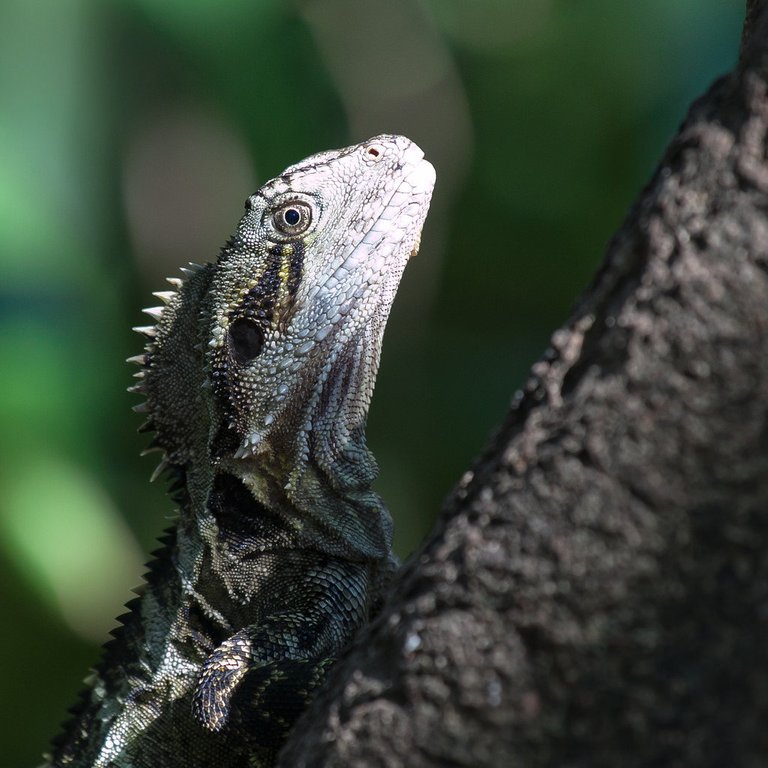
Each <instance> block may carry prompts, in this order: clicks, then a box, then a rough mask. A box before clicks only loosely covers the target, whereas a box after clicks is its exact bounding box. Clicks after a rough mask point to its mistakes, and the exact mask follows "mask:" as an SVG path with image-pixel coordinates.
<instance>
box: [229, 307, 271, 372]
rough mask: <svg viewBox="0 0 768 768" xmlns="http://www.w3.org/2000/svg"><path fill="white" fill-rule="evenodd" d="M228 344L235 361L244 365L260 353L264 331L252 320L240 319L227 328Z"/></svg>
mask: <svg viewBox="0 0 768 768" xmlns="http://www.w3.org/2000/svg"><path fill="white" fill-rule="evenodd" d="M229 343H230V349H231V350H232V354H233V356H234V358H235V360H237V362H238V363H240V364H241V365H245V364H246V363H250V362H251V360H253V359H254V358H255V357H256V356H257V355H258V354H259V352H261V348H262V347H263V346H264V331H262V330H261V327H260V326H259V324H258V323H255V322H254V321H253V320H249V319H247V318H245V317H240V318H238V319H237V320H235V321H234V322H233V323H232V325H230V326H229Z"/></svg>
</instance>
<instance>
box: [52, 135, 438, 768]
mask: <svg viewBox="0 0 768 768" xmlns="http://www.w3.org/2000/svg"><path fill="white" fill-rule="evenodd" d="M433 185H434V170H433V169H432V166H431V165H430V164H429V163H428V162H426V161H425V160H424V159H423V153H422V152H421V150H420V149H419V148H418V147H417V146H416V145H414V144H413V143H412V142H410V141H409V140H408V139H405V138H403V137H397V136H388V135H385V136H378V137H375V138H373V139H371V140H370V141H367V142H365V143H363V144H358V145H355V146H352V147H348V148H346V149H343V150H339V151H332V152H323V153H320V154H318V155H314V156H312V157H310V158H308V159H306V160H304V161H302V162H301V163H298V164H296V165H293V166H291V167H289V168H288V169H286V171H285V172H284V173H283V174H282V175H280V176H279V177H277V178H275V179H273V180H272V181H270V182H268V183H267V184H266V185H264V186H263V187H262V188H261V189H260V190H259V191H258V192H256V193H255V194H254V195H252V196H251V197H250V198H249V199H248V201H247V202H246V212H245V215H244V216H243V218H242V220H241V221H240V224H239V225H238V228H237V230H236V232H235V234H234V236H233V237H232V238H231V239H230V241H229V242H228V243H227V245H226V246H225V247H224V248H223V249H222V252H221V255H220V256H219V258H218V260H217V262H216V263H215V264H208V265H206V266H204V267H199V268H193V269H190V270H186V275H185V278H184V279H183V280H180V279H171V280H170V281H169V282H171V284H172V286H173V288H174V290H173V291H169V292H165V293H159V294H157V295H158V296H159V297H160V298H161V299H162V300H163V302H164V307H163V308H162V309H161V308H156V309H152V310H147V311H148V312H149V313H150V314H151V315H152V316H153V317H155V318H156V319H157V324H156V325H155V326H151V327H147V328H144V329H141V330H142V331H143V332H144V333H145V334H146V335H147V336H148V342H147V345H146V350H145V354H143V355H140V356H137V357H136V358H133V361H134V362H136V363H137V364H139V366H140V372H139V376H140V383H139V384H138V385H137V387H136V389H137V390H138V391H141V392H143V393H144V394H145V395H146V398H147V399H146V403H144V404H142V405H141V406H138V407H137V409H136V410H139V411H141V412H145V413H146V414H147V416H148V421H147V423H146V425H145V428H146V429H147V430H148V431H149V430H152V431H154V432H155V437H154V441H153V447H156V448H158V449H160V450H161V451H162V452H163V461H162V463H161V466H162V467H163V468H164V469H166V471H167V474H168V475H169V476H170V478H171V480H172V482H173V486H172V492H173V494H174V498H175V500H176V502H177V503H178V505H179V516H178V521H177V523H176V525H175V526H174V528H173V529H172V530H171V531H170V532H169V534H168V536H167V537H166V538H165V539H164V540H163V547H162V548H161V550H159V551H158V552H157V553H155V560H154V561H153V562H152V563H151V564H150V566H149V571H148V574H147V578H146V583H145V585H144V587H143V589H142V593H141V595H140V596H139V597H138V598H136V599H135V600H133V601H131V603H129V605H128V608H129V612H128V613H127V614H126V615H125V616H123V617H122V619H121V620H122V624H121V627H120V628H119V629H118V630H117V631H116V632H115V639H114V640H112V641H111V642H110V643H109V644H108V645H107V647H106V649H105V652H104V655H103V658H102V661H101V663H100V665H99V666H98V668H97V669H96V671H95V673H94V676H93V680H92V683H91V685H90V687H89V688H88V689H87V690H86V691H85V692H84V694H83V696H82V700H81V702H80V704H79V705H78V706H76V707H75V708H74V709H73V715H74V718H73V720H72V721H71V722H70V723H69V724H68V725H67V727H66V729H65V732H64V734H63V735H62V736H61V737H60V738H59V739H58V741H57V743H56V745H55V748H54V751H53V754H52V756H51V757H50V758H49V763H48V765H49V766H51V767H52V768H64V767H65V766H73V767H74V768H85V767H86V766H88V767H89V768H91V767H93V768H128V767H129V766H130V768H176V767H177V766H178V767H179V768H180V767H181V766H185V768H190V767H192V766H200V767H202V766H217V767H220V768H230V767H234V766H250V767H251V768H264V767H265V766H269V765H271V764H272V763H273V761H274V758H275V756H276V753H277V750H278V749H279V747H280V745H281V744H282V741H283V740H284V737H285V735H286V733H287V731H288V729H289V728H290V726H291V724H292V723H293V721H294V720H295V718H296V717H297V716H298V714H299V713H300V712H301V711H302V710H303V708H304V707H305V705H306V703H307V701H308V700H309V698H310V697H311V694H312V692H313V691H314V689H315V688H316V687H317V686H318V685H319V684H320V682H322V679H323V677H324V674H325V671H326V670H327V668H328V667H329V666H330V664H331V663H332V662H333V660H334V659H335V657H336V656H337V655H338V654H339V652H340V651H341V650H342V649H343V648H344V647H345V646H346V645H347V644H348V643H349V641H350V639H351V637H352V635H353V634H354V633H355V631H356V630H357V628H358V627H359V626H360V625H361V624H363V623H364V622H366V621H367V620H368V619H369V617H370V615H371V614H372V612H373V611H375V610H376V608H377V603H378V601H379V600H380V596H381V592H382V589H383V587H384V585H385V583H386V581H387V579H388V577H389V576H390V574H391V573H392V571H393V569H394V568H395V567H396V560H395V558H394V556H393V555H392V552H391V518H390V516H389V513H388V512H387V510H386V508H385V507H384V505H383V503H382V501H381V499H380V498H379V497H378V495H376V494H375V493H374V492H373V491H372V490H371V483H372V481H373V479H374V477H375V476H376V473H377V468H376V464H375V461H374V459H373V457H372V455H371V454H370V452H369V451H368V449H367V447H366V443H365V431H364V430H365V421H366V417H367V411H368V405H369V402H370V397H371V393H372V389H373V385H374V380H375V376H376V372H377V368H378V361H379V354H380V349H381V341H382V335H383V332H384V326H385V323H386V320H387V317H388V315H389V311H390V308H391V305H392V301H393V300H394V296H395V292H396V289H397V286H398V283H399V281H400V277H401V275H402V272H403V269H404V267H405V265H406V263H407V261H408V258H409V256H410V255H411V254H412V253H414V252H415V251H416V249H417V247H418V240H419V236H420V232H421V227H422V224H423V222H424V218H425V216H426V213H427V209H428V206H429V200H430V197H431V193H432V187H433Z"/></svg>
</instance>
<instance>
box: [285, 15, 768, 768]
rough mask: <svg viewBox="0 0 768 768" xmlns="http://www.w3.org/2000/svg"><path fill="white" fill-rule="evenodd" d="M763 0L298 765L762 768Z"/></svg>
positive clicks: (310, 721)
mask: <svg viewBox="0 0 768 768" xmlns="http://www.w3.org/2000/svg"><path fill="white" fill-rule="evenodd" d="M767 77H768V3H767V2H762V0H757V1H756V2H751V3H750V16H749V23H748V25H746V27H745V36H744V46H743V50H742V55H741V59H740V63H739V65H738V67H737V68H736V70H735V71H734V72H733V73H732V74H731V75H729V76H727V77H725V78H723V79H721V80H720V81H718V82H716V83H715V84H714V85H713V87H712V88H711V89H710V91H709V92H708V93H707V94H706V95H705V96H704V97H703V98H702V99H700V100H699V101H698V102H696V103H695V104H694V105H693V106H692V108H691V111H690V114H689V115H688V118H687V120H686V121H685V123H684V125H683V126H682V127H681V129H680V132H679V134H678V135H677V137H676V138H675V139H674V141H673V142H672V144H671V146H670V147H669V149H668V151H667V153H666V156H665V157H664V159H663V161H662V163H661V165H660V167H659V169H658V171H657V172H656V174H655V176H654V178H653V179H652V181H651V182H650V184H649V185H648V187H647V188H646V189H645V190H644V192H643V193H642V195H641V197H640V199H639V200H638V202H637V203H636V205H635V207H634V208H633V209H632V211H631V212H630V214H629V216H628V218H627V220H626V222H625V223H624V225H623V227H622V228H621V230H620V231H619V232H618V234H617V235H616V236H615V237H614V239H613V241H612V242H611V244H610V245H609V248H608V252H607V255H606V257H605V261H604V264H603V266H602V268H601V270H600V272H599V274H598V275H597V276H596V278H595V280H594V283H593V285H592V286H591V287H590V289H589V290H588V291H587V293H586V295H585V296H584V297H583V298H582V299H581V300H580V303H579V304H578V306H577V307H576V309H575V311H574V313H573V316H572V318H571V319H570V321H569V322H568V323H567V324H566V326H565V327H563V328H562V329H560V330H558V331H557V332H556V333H555V334H554V336H553V340H552V346H551V349H550V350H548V351H547V353H545V355H544V356H543V358H542V359H541V361H540V362H538V363H537V364H536V365H535V366H534V368H533V371H532V373H531V376H530V379H529V381H528V382H527V384H526V386H525V388H524V391H523V392H522V393H521V394H519V395H518V396H517V397H516V399H515V402H514V405H513V407H512V410H511V412H510V414H509V416H508V418H507V420H506V423H505V424H504V425H503V426H502V427H501V429H500V430H499V432H498V434H497V435H496V437H495V439H494V440H493V442H492V445H491V446H490V447H489V449H488V450H487V452H486V453H485V455H483V456H482V457H481V458H480V459H479V460H478V462H477V464H476V466H475V468H474V470H473V471H472V472H470V473H468V474H467V476H466V477H465V478H464V480H463V481H462V483H461V484H460V486H459V487H458V488H457V490H456V491H455V492H454V493H453V495H452V497H451V498H450V499H449V501H448V503H447V505H446V508H445V509H444V511H443V514H442V516H441V518H440V520H439V522H438V524H437V526H436V530H435V531H434V532H433V534H432V536H431V538H430V539H429V541H428V542H427V543H426V544H425V546H424V547H423V549H422V550H421V551H420V552H419V553H418V554H417V555H416V556H415V557H413V558H412V559H411V560H410V561H409V563H408V564H407V566H406V567H405V568H404V570H403V572H402V573H401V574H400V576H399V578H398V583H397V585H396V588H395V591H394V593H393V595H392V597H391V599H390V601H389V603H388V604H387V606H386V608H385V610H384V612H383V615H382V616H381V617H380V618H379V619H378V620H377V621H376V622H375V623H374V624H373V625H372V626H371V627H370V628H369V629H368V630H367V631H366V633H365V634H364V636H363V637H362V638H361V639H360V640H359V642H358V643H357V644H356V645H355V647H354V648H353V649H352V650H351V652H350V653H349V654H348V656H347V657H346V658H345V659H344V660H343V661H342V662H341V663H340V664H339V665H338V666H337V667H336V668H335V670H334V672H333V674H332V677H331V679H330V681H329V685H327V686H326V687H325V688H324V690H323V692H322V694H321V695H320V696H319V698H318V699H317V700H316V701H315V703H314V706H313V707H312V708H311V709H310V711H309V712H308V713H307V715H306V716H305V717H304V719H303V720H302V721H301V722H300V724H299V726H298V728H297V729H296V731H295V732H294V735H293V738H292V740H291V742H290V743H289V745H288V747H287V749H286V750H285V751H284V753H283V758H282V763H281V764H282V765H284V766H294V767H297V766H325V767H326V768H327V767H328V766H404V765H408V766H500V767H506V766H569V767H572V768H575V767H576V766H619V765H620V766H630V767H631V766H697V767H700V766H713V767H714V766H717V767H718V768H721V767H722V766H739V767H741V766H754V767H755V768H758V766H759V767H760V768H762V767H763V766H765V765H766V764H768V727H766V723H768V218H767V214H768V162H767V161H766V135H767V133H768V93H767V89H766V79H767Z"/></svg>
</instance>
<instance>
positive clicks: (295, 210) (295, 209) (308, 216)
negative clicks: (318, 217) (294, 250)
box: [272, 200, 312, 235]
mask: <svg viewBox="0 0 768 768" xmlns="http://www.w3.org/2000/svg"><path fill="white" fill-rule="evenodd" d="M272 222H273V223H274V225H275V228H276V229H277V230H278V231H279V232H282V233H283V234H285V235H300V234H301V233H302V232H306V231H307V229H309V225H310V224H311V223H312V209H311V208H310V207H309V206H308V205H307V204H306V203H302V202H300V201H298V200H297V201H295V202H292V203H286V204H285V205H282V206H280V208H278V209H277V210H276V211H275V212H274V214H273V215H272Z"/></svg>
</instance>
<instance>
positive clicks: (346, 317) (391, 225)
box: [134, 135, 435, 490]
mask: <svg viewBox="0 0 768 768" xmlns="http://www.w3.org/2000/svg"><path fill="white" fill-rule="evenodd" d="M434 180H435V174H434V170H433V168H432V166H431V165H430V164H429V163H428V162H427V161H426V160H424V159H423V152H422V151H421V150H420V149H419V148H418V147H417V146H416V145H415V144H413V143H412V142H411V141H409V140H408V139H406V138H404V137H400V136H389V135H383V136H377V137H375V138H373V139H371V140H369V141H367V142H364V143H362V144H358V145H354V146H351V147H347V148H345V149H342V150H338V151H332V152H323V153H320V154H318V155H314V156H312V157H309V158H307V159H306V160H304V161H302V162H301V163H298V164H296V165H292V166H290V167H289V168H287V169H286V170H285V171H284V173H282V174H281V175H280V176H278V177H277V178H275V179H272V180H271V181H269V182H268V183H267V184H265V185H264V186H263V187H262V188H261V189H260V190H259V191H258V192H256V193H255V194H254V195H252V196H251V197H250V198H248V200H247V202H246V212H245V215H244V216H243V218H242V219H241V221H240V223H239V225H238V227H237V230H236V232H235V234H234V235H233V237H232V238H231V239H230V241H229V242H228V243H227V245H226V246H225V247H224V248H223V249H222V252H221V255H220V257H219V259H218V260H217V262H216V263H215V264H211V265H207V266H205V267H199V268H193V269H192V270H186V275H187V276H186V278H185V279H184V280H183V281H179V280H172V281H171V282H172V284H173V286H174V288H175V290H174V291H170V292H166V293H160V294H157V295H158V296H160V298H161V299H163V301H164V302H165V303H166V306H165V307H163V308H162V309H160V308H156V309H153V310H148V312H149V314H151V315H152V316H153V317H155V318H157V324H156V326H152V327H148V328H144V329H140V330H142V331H143V332H144V333H146V334H147V335H148V336H149V337H150V338H149V341H148V344H147V349H146V354H145V355H142V356H139V357H137V358H134V360H135V361H136V362H138V363H139V364H140V365H141V367H142V370H141V371H140V373H139V376H140V377H142V378H143V380H142V382H141V383H140V384H139V385H138V387H137V389H139V390H140V391H142V392H144V393H145V394H146V396H147V402H146V403H145V404H143V405H142V406H139V407H138V410H142V411H145V412H147V413H148V415H149V427H151V428H152V429H154V430H155V431H156V432H157V436H156V444H157V446H158V447H159V448H160V449H161V450H163V451H164V452H165V455H166V458H165V460H166V461H167V462H169V463H170V464H171V465H173V466H175V467H177V468H181V469H185V468H187V467H188V466H189V465H191V464H193V463H202V461H201V459H209V461H207V462H206V463H208V464H210V465H211V466H215V467H220V468H222V469H223V470H224V471H229V472H232V473H234V474H238V475H241V476H245V475H247V474H249V473H250V474H253V473H257V474H258V473H262V474H266V475H269V476H270V477H272V478H275V479H277V480H278V481H279V482H280V483H281V484H283V485H284V486H285V487H286V488H290V487H291V486H292V485H293V486H295V485H296V483H297V482H298V481H299V480H300V478H301V476H302V474H303V473H304V472H305V470H306V468H307V467H308V466H310V465H311V466H313V467H315V468H317V469H319V471H320V472H321V473H322V474H323V475H324V476H325V477H326V478H329V479H330V481H331V483H332V484H333V485H335V486H338V487H339V489H340V490H344V489H345V488H349V489H354V488H355V487H363V486H366V485H368V484H369V483H370V481H371V480H372V479H373V477H374V476H375V473H376V467H375V462H374V461H373V459H372V457H371V456H370V453H369V452H368V450H367V448H366V445H365V435H364V429H365V421H366V417H367V412H368V405H369V402H370V398H371V393H372V390H373V385H374V380H375V376H376V371H377V368H378V361H379V354H380V350H381V342H382V336H383V332H384V326H385V324H386V320H387V317H388V315H389V311H390V308H391V305H392V302H393V300H394V296H395V292H396V290H397V286H398V283H399V281H400V277H401V275H402V272H403V269H404V268H405V265H406V263H407V261H408V259H409V257H410V256H411V255H412V254H413V253H414V252H415V251H416V249H417V248H418V242H419V237H420V232H421V228H422V225H423V223H424V219H425V216H426V213H427V209H428V206H429V201H430V197H431V194H432V188H433V185H434ZM193 459H197V462H193Z"/></svg>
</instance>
